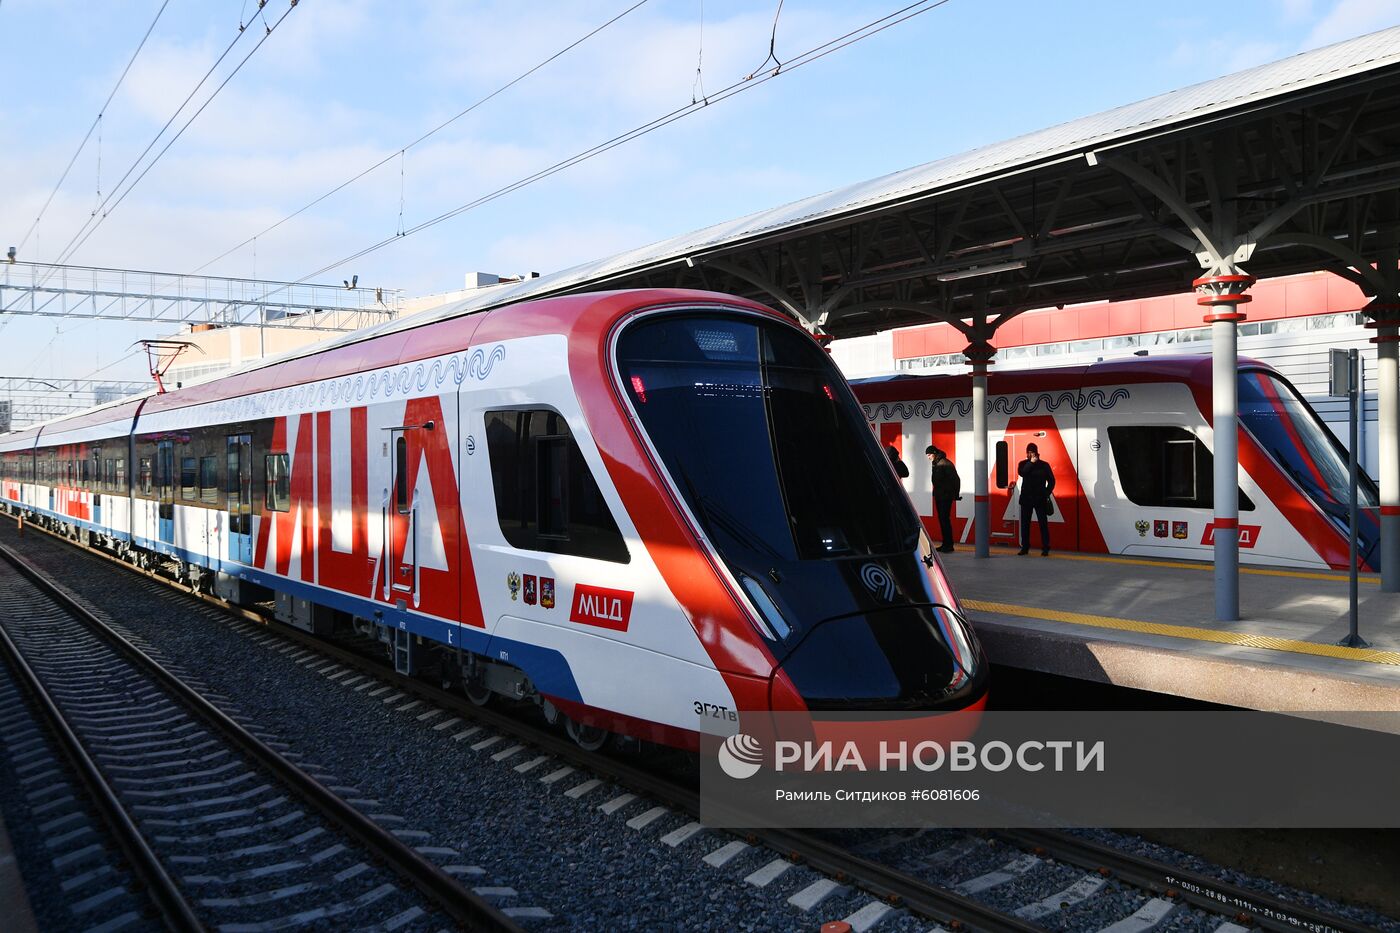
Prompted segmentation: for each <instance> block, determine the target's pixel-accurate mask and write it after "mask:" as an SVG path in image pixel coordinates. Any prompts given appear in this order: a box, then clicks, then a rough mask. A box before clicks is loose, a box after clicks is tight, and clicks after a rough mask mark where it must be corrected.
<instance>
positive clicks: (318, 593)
mask: <svg viewBox="0 0 1400 933" xmlns="http://www.w3.org/2000/svg"><path fill="white" fill-rule="evenodd" d="M3 501H5V502H9V503H12V504H14V505H18V506H20V507H21V508H25V509H30V510H32V511H35V512H39V513H41V514H43V515H48V516H50V517H52V518H56V519H58V520H59V521H64V522H71V523H72V524H75V525H78V526H79V527H82V528H87V529H89V530H91V531H99V532H102V533H104V534H108V535H111V536H112V537H114V538H117V539H119V540H122V541H130V542H131V543H132V544H134V545H136V546H137V547H142V548H145V549H146V550H149V551H155V552H157V553H160V554H165V555H167V556H170V557H174V558H176V559H178V560H182V561H184V562H185V563H187V564H195V565H197V566H200V567H208V568H211V569H215V570H221V571H223V572H224V573H227V574H229V575H231V576H236V577H239V578H240V579H244V580H247V581H249V582H250V583H256V584H258V585H260V586H265V587H267V588H268V589H271V590H281V591H283V592H286V593H291V594H292V595H293V596H297V597H300V598H302V599H308V600H310V601H312V602H314V603H316V604H318V605H321V606H329V607H330V608H332V609H339V610H340V611H342V612H348V613H350V614H351V615H357V616H360V617H361V618H364V619H371V620H373V621H374V622H376V623H377V624H379V625H386V626H393V627H394V628H403V629H406V630H407V631H409V632H411V633H412V634H414V635H421V636H422V637H424V638H427V639H429V640H431V641H435V642H437V643H439V644H442V645H448V646H450V647H454V648H455V647H461V648H464V649H466V650H467V651H473V652H476V653H477V654H480V655H484V656H486V657H489V658H491V659H493V660H498V661H505V662H507V663H509V664H511V665H514V666H515V667H518V668H520V669H521V670H522V671H524V672H525V673H526V674H527V675H528V676H529V678H530V680H531V681H533V682H534V684H535V687H536V688H537V689H538V690H539V691H540V692H541V693H546V694H549V695H550V696H557V697H560V698H561V699H565V700H573V701H574V702H576V703H582V702H583V696H582V694H581V693H580V692H579V689H578V682H577V681H576V680H575V679H574V674H573V671H572V670H571V669H570V668H569V662H568V660H566V659H565V657H564V655H563V654H561V653H560V652H559V651H557V650H556V649H554V648H545V647H543V646H541V645H532V644H530V643H528V642H523V641H516V640H515V639H511V638H502V637H501V636H499V635H488V634H487V633H486V632H484V631H482V630H481V629H478V628H474V627H472V626H469V625H458V624H456V623H453V622H446V621H444V620H442V619H437V618H433V617H432V616H425V615H422V614H420V613H415V612H413V611H412V610H400V609H398V608H397V607H395V606H390V605H386V604H384V603H380V602H375V601H374V600H372V599H365V598H363V597H360V596H352V595H350V594H348V593H342V592H340V591H339V590H332V589H329V588H327V587H324V586H320V585H318V584H315V583H306V582H303V581H301V580H291V579H288V578H287V577H282V576H278V575H277V574H275V573H267V572H266V571H263V570H258V569H256V568H253V567H248V566H245V565H243V564H240V563H237V562H235V561H226V560H219V559H218V558H211V557H209V556H208V555H205V554H200V553H198V552H195V551H190V550H186V549H185V548H182V547H177V546H176V545H174V544H168V543H166V542H165V541H156V540H153V539H151V538H143V537H139V536H134V535H130V534H127V533H126V532H124V531H113V530H112V529H110V528H104V527H102V526H101V525H96V524H94V523H92V522H88V521H84V520H82V519H79V518H73V517H72V516H71V515H63V514H61V513H59V512H53V511H50V510H48V509H42V508H39V507H37V506H32V505H26V504H25V503H23V502H19V501H17V500H14V499H4V500H3Z"/></svg>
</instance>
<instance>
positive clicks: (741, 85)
mask: <svg viewBox="0 0 1400 933" xmlns="http://www.w3.org/2000/svg"><path fill="white" fill-rule="evenodd" d="M948 2H949V0H919V2H916V3H911V4H908V5H907V6H904V7H901V8H900V9H898V10H895V11H893V12H891V13H888V14H886V15H884V16H882V17H880V18H879V19H875V20H872V21H870V22H868V23H866V24H864V25H862V26H858V27H856V28H855V29H852V30H850V31H848V32H846V33H844V34H842V35H840V36H837V37H836V38H834V39H829V40H827V41H826V42H823V43H821V44H820V45H816V46H813V47H812V48H810V49H808V50H806V51H805V52H802V53H800V54H798V55H797V56H795V57H793V58H791V59H789V60H788V61H787V62H784V63H783V65H782V67H781V68H777V69H774V70H773V71H771V72H768V73H766V74H763V75H758V76H755V75H747V76H745V77H743V78H741V79H739V80H738V81H735V82H734V83H733V84H730V85H729V86H728V87H725V88H724V89H722V90H720V91H717V92H716V93H714V94H712V95H711V96H710V97H709V98H707V99H705V100H702V101H697V102H693V103H690V104H687V105H685V106H683V107H678V108H676V109H675V110H672V111H670V112H669V113H666V114H663V115H661V116H659V117H657V118H655V119H653V120H651V121H649V122H647V123H643V124H642V125H640V126H637V127H634V128H633V129H631V130H628V131H627V132H625V133H621V134H619V135H617V136H614V137H612V138H611V139H609V140H606V141H604V142H601V143H598V144H597V145H594V146H591V147H589V148H588V149H585V150H583V151H581V152H579V153H576V154H575V155H572V156H570V157H569V158H567V159H563V160H561V161H559V162H555V163H554V164H553V165H550V166H548V167H546V168H543V169H540V170H539V171H537V172H535V173H533V174H531V175H527V176H525V177H524V178H521V179H519V180H517V181H514V182H512V183H510V184H508V185H505V186H503V187H501V188H497V189H496V190H494V191H491V192H489V193H487V194H484V195H481V196H480V197H478V198H475V199H473V200H471V201H468V202H467V203H465V204H462V205H459V206H457V207H454V208H452V209H451V210H448V211H444V212H443V213H441V214H438V215H437V216H436V217H432V218H430V219H428V220H425V221H423V222H422V223H420V224H417V225H415V226H412V227H409V228H407V229H406V230H404V231H403V232H402V233H395V234H394V235H393V236H391V237H386V238H384V239H382V240H380V241H379V242H377V243H373V244H371V245H369V246H366V247H365V248H363V249H361V250H358V251H357V252H354V253H351V254H350V255H349V256H345V257H343V258H341V259H337V260H336V261H335V262H332V263H330V264H328V265H325V266H322V267H321V268H319V269H317V270H316V271H315V272H310V273H308V274H306V275H304V276H302V277H301V278H298V279H296V280H294V281H292V282H286V283H283V284H281V285H279V286H278V287H276V288H273V289H270V290H268V291H266V292H264V293H263V294H262V295H261V296H259V297H258V299H257V301H266V300H267V299H268V298H269V297H271V296H272V295H275V294H277V293H279V292H282V291H285V290H286V289H288V288H290V287H291V286H293V285H299V284H302V283H304V282H306V281H307V280H309V279H313V278H315V277H317V276H319V275H323V274H325V273H327V272H330V271H331V270H332V269H336V268H339V267H340V266H343V265H345V264H346V263H350V262H354V261H355V260H357V259H361V258H363V257H365V256H368V255H369V254H371V253H374V252H377V251H378V250H381V249H383V248H384V247H386V246H388V245H389V244H390V243H394V242H397V241H399V240H403V239H406V238H407V237H409V236H412V235H413V234H415V233H419V232H421V231H423V230H427V229H428V228H430V227H434V226H437V225H438V224H440V223H444V222H445V221H448V220H451V219H452V218H454V217H458V216H460V215H462V214H465V213H466V212H467V211H470V210H474V209H476V208H478V207H481V206H483V205H485V204H489V203H491V202H492V201H495V200H498V199H500V198H502V197H505V196H506V195H508V194H511V193H513V192H515V191H519V190H520V189H522V188H526V187H528V186H530V185H532V184H535V183H536V182H539V181H542V180H543V179H545V178H548V177H550V176H551V175H555V174H558V173H559V172H562V171H564V170H566V169H568V168H571V167H573V166H575V165H578V164H580V163H582V162H586V161H588V160H589V159H592V158H595V157H597V156H599V155H602V154H603V153H605V152H607V151H609V150H611V149H615V148H617V147H618V146H621V145H624V144H625V143H628V142H631V141H632V140H635V139H639V138H641V137H643V136H646V135H648V134H650V133H653V132H655V131H656V130H659V129H661V128H662V127H664V126H668V125H669V124H671V123H675V122H676V121H677V120H682V119H684V118H685V117H688V116H690V115H691V114H694V113H697V112H699V111H700V110H703V109H705V108H706V107H708V106H711V105H713V104H716V103H719V102H720V101H724V100H727V99H729V98H730V97H733V96H735V95H737V94H742V93H743V92H744V91H747V90H750V89H752V88H755V87H758V86H760V85H762V84H765V83H767V82H769V81H772V80H773V79H775V78H778V77H781V76H782V75H785V74H790V73H791V72H793V71H796V70H797V69H798V68H801V67H802V66H804V65H810V64H811V63H812V62H815V61H818V60H820V59H822V58H825V57H826V56H828V55H831V54H833V53H835V52H838V51H840V50H841V49H844V48H846V47H847V46H850V45H854V44H855V43H857V42H860V41H863V40H865V39H868V38H870V37H871V36H874V35H877V34H878V33H881V32H884V31H885V30H887V29H890V28H892V27H894V26H898V25H899V24H901V23H904V22H907V21H908V20H911V19H913V18H914V17H916V16H919V15H920V14H923V13H927V12H929V11H930V10H935V9H938V8H939V7H941V6H944V5H945V4H947V3H948ZM760 67H761V66H760Z"/></svg>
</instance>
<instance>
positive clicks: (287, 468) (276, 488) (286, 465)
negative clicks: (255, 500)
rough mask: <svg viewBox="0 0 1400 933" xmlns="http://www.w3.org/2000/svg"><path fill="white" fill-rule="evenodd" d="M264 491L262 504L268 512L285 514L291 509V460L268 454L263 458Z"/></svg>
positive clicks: (286, 457)
mask: <svg viewBox="0 0 1400 933" xmlns="http://www.w3.org/2000/svg"><path fill="white" fill-rule="evenodd" d="M263 468H264V474H263V475H264V477H265V479H266V481H267V482H266V489H267V492H266V494H265V500H264V504H265V505H266V506H267V510H268V511H269V512H285V511H287V510H288V509H289V508H291V498H292V478H291V459H290V458H289V457H288V456H287V455H286V454H268V455H267V456H266V457H264V458H263Z"/></svg>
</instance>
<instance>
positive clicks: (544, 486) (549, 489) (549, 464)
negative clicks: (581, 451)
mask: <svg viewBox="0 0 1400 933" xmlns="http://www.w3.org/2000/svg"><path fill="white" fill-rule="evenodd" d="M568 443H569V438H567V437H541V438H536V440H535V477H536V482H535V497H536V502H535V514H536V515H537V516H539V535H540V537H541V538H557V539H560V540H568V537H569V517H568V516H569V448H568Z"/></svg>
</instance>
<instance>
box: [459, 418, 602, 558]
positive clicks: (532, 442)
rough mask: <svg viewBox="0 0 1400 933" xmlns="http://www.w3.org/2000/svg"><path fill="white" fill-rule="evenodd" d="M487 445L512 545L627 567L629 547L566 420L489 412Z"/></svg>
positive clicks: (504, 526)
mask: <svg viewBox="0 0 1400 933" xmlns="http://www.w3.org/2000/svg"><path fill="white" fill-rule="evenodd" d="M486 445H487V451H488V456H489V458H490V463H491V483H492V486H493V488H494V490H495V496H496V515H497V518H498V520H499V521H500V524H501V533H502V534H504V535H505V538H506V541H508V542H509V543H510V544H511V545H512V546H514V547H518V548H523V549H526V550H533V551H549V552H551V553H555V554H574V555H577V556H580V557H591V558H596V559H598V560H608V561H614V562H616V563H621V564H625V563H627V562H628V560H629V559H630V558H629V555H628V553H627V543H626V542H625V541H624V540H623V538H622V533H621V532H620V531H619V530H618V527H617V522H616V520H614V518H613V516H612V512H611V511H610V510H609V508H608V504H607V502H606V501H605V500H604V499H603V494H602V491H601V490H600V489H599V488H598V483H597V481H596V480H595V479H594V478H593V474H592V473H591V472H590V471H589V469H588V464H587V462H585V461H584V459H583V453H582V451H580V450H579V446H578V442H577V441H576V440H575V439H574V437H573V433H572V432H571V431H570V430H569V425H568V422H566V421H565V420H564V416H563V415H561V414H559V413H558V412H556V411H549V410H547V409H535V410H532V411H490V412H487V413H486Z"/></svg>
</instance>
